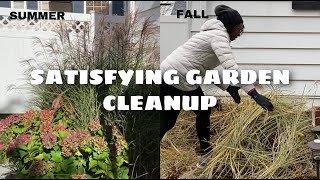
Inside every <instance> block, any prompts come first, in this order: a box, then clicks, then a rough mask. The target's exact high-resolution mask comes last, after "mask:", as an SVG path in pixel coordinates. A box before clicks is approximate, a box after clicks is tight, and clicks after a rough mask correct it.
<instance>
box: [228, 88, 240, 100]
mask: <svg viewBox="0 0 320 180" xmlns="http://www.w3.org/2000/svg"><path fill="white" fill-rule="evenodd" d="M239 89H240V87H237V86H231V85H229V86H228V88H227V92H228V93H229V94H230V95H231V97H232V98H233V100H234V102H236V103H238V104H239V103H240V100H241V98H240V95H239V92H238V90H239Z"/></svg>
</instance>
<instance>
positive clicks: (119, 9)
mask: <svg viewBox="0 0 320 180" xmlns="http://www.w3.org/2000/svg"><path fill="white" fill-rule="evenodd" d="M112 14H113V15H118V16H123V15H124V2H123V1H113V2H112Z"/></svg>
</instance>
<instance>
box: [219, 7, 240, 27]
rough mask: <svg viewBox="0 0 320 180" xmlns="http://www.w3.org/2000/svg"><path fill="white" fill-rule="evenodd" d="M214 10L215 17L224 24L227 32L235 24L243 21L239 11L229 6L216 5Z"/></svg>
mask: <svg viewBox="0 0 320 180" xmlns="http://www.w3.org/2000/svg"><path fill="white" fill-rule="evenodd" d="M214 12H215V14H216V15H217V19H218V20H220V21H221V22H222V23H223V24H224V26H225V28H226V29H227V31H228V33H230V32H231V31H232V29H233V28H234V27H235V26H237V25H239V24H240V23H243V20H242V17H241V15H240V14H239V12H238V11H237V10H234V9H232V8H230V7H229V6H226V5H218V6H216V8H215V10H214Z"/></svg>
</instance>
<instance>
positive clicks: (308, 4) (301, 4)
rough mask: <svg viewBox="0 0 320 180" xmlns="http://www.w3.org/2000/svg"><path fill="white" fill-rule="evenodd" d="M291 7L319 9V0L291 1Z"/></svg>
mask: <svg viewBox="0 0 320 180" xmlns="http://www.w3.org/2000/svg"><path fill="white" fill-rule="evenodd" d="M292 9H297V10H299V9H300V10H317V9H320V2H319V1H292Z"/></svg>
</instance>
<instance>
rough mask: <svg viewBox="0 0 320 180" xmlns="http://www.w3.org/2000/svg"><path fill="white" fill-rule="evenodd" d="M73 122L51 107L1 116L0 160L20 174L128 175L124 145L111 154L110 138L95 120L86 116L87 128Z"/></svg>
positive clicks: (59, 175)
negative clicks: (108, 139)
mask: <svg viewBox="0 0 320 180" xmlns="http://www.w3.org/2000/svg"><path fill="white" fill-rule="evenodd" d="M73 122H74V120H72V119H69V118H68V117H66V116H65V113H64V112H63V111H61V110H53V109H44V110H41V111H29V112H27V113H25V114H22V115H12V116H9V117H7V118H6V119H4V120H1V121H0V123H1V125H2V127H4V128H1V131H0V135H1V140H2V143H1V147H2V148H1V149H0V153H1V155H2V156H1V160H5V159H9V161H10V162H11V163H13V164H14V166H15V167H16V172H15V173H16V175H17V177H24V178H54V179H55V178H108V179H109V178H111V179H114V178H128V166H127V163H126V162H128V160H127V158H126V156H125V155H126V151H127V147H119V154H115V155H114V156H111V155H110V149H109V148H108V144H110V143H114V142H113V141H107V140H106V139H105V138H104V136H103V133H102V126H101V125H100V122H99V120H95V119H92V120H90V121H89V129H88V130H77V129H72V128H71V124H72V123H73ZM114 136H116V135H115V134H114ZM2 137H6V138H5V140H4V139H2Z"/></svg>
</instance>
